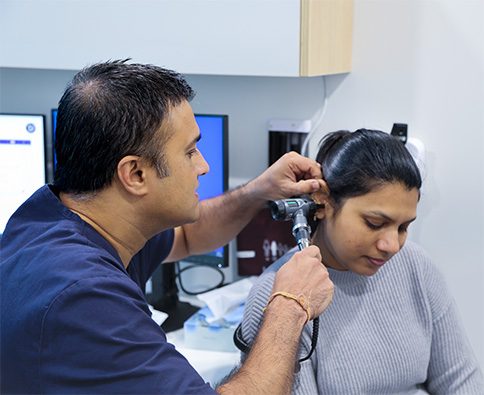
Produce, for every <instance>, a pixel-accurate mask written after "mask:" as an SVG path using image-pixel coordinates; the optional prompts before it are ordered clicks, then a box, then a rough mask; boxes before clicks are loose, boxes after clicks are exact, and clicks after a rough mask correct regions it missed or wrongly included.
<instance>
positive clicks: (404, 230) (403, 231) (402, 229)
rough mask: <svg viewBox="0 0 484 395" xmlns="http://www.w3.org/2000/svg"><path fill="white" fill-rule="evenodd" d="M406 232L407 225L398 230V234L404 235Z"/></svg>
mask: <svg viewBox="0 0 484 395" xmlns="http://www.w3.org/2000/svg"><path fill="white" fill-rule="evenodd" d="M407 230H408V225H405V226H400V227H399V228H398V232H399V233H405V232H407Z"/></svg>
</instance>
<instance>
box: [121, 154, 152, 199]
mask: <svg viewBox="0 0 484 395" xmlns="http://www.w3.org/2000/svg"><path fill="white" fill-rule="evenodd" d="M146 170H147V164H146V162H145V161H143V160H142V159H141V158H140V157H139V156H136V155H128V156H125V157H123V158H122V159H121V160H120V161H119V162H118V167H117V169H116V175H117V178H118V180H119V182H120V184H121V185H122V186H123V187H124V189H126V190H127V191H128V192H129V193H131V194H133V195H138V196H141V195H144V194H146V193H147V187H148V185H147V183H146V176H147V172H146Z"/></svg>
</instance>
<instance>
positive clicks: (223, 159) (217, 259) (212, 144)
mask: <svg viewBox="0 0 484 395" xmlns="http://www.w3.org/2000/svg"><path fill="white" fill-rule="evenodd" d="M195 120H196V121H197V124H198V127H199V128H200V133H201V135H202V139H201V140H200V141H199V142H198V144H197V145H198V148H199V150H200V152H201V153H202V154H203V156H204V157H205V160H206V161H207V162H208V164H209V166H210V171H209V172H208V174H205V175H204V176H202V177H200V179H199V181H200V185H199V188H198V191H197V192H198V195H199V196H200V200H203V199H208V198H211V197H214V196H218V195H221V194H222V193H224V192H225V191H226V190H227V187H228V116H227V115H209V114H195ZM56 124H57V109H53V110H52V147H55V144H54V142H55V128H56ZM52 157H53V158H54V159H53V162H54V163H53V165H54V169H55V165H56V156H55V152H54V153H53V155H52ZM185 260H186V261H190V262H195V263H202V264H208V265H213V266H218V267H226V266H228V246H225V247H222V248H219V249H217V250H215V251H212V252H210V253H208V254H203V255H196V256H191V257H189V258H186V259H185Z"/></svg>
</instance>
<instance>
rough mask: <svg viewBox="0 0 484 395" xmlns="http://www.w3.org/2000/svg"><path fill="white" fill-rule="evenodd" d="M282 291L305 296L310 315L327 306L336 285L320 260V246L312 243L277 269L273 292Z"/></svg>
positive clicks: (315, 315) (318, 313)
mask: <svg viewBox="0 0 484 395" xmlns="http://www.w3.org/2000/svg"><path fill="white" fill-rule="evenodd" d="M281 291H282V292H288V293H291V294H293V295H296V296H303V297H304V300H305V301H307V303H308V306H309V309H310V310H309V311H310V314H311V316H310V319H313V318H315V317H317V316H319V315H320V314H321V313H322V312H323V311H324V310H326V308H327V307H328V306H329V304H330V303H331V300H332V299H333V292H334V285H333V283H332V281H331V280H330V278H329V274H328V270H327V269H326V267H325V266H324V265H323V264H322V263H321V253H320V251H319V248H318V247H316V246H309V247H308V248H305V249H304V250H302V251H299V252H297V253H296V254H294V256H293V257H292V258H291V259H290V260H289V261H288V262H287V263H286V264H285V265H283V266H282V267H281V268H280V269H279V270H278V272H277V275H276V279H275V282H274V287H273V289H272V292H273V293H275V292H281Z"/></svg>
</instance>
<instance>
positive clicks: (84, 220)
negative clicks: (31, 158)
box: [0, 61, 333, 394]
mask: <svg viewBox="0 0 484 395" xmlns="http://www.w3.org/2000/svg"><path fill="white" fill-rule="evenodd" d="M192 97H193V91H192V90H191V88H190V87H189V86H188V84H187V83H186V82H185V81H184V80H183V79H182V78H181V77H180V76H179V75H178V74H176V73H174V72H172V71H169V70H164V69H161V68H158V67H155V66H149V65H140V64H127V63H126V62H123V61H114V62H108V63H101V64H97V65H94V66H91V67H88V68H86V69H84V70H82V71H81V72H80V73H78V74H77V75H76V76H75V77H74V79H73V81H72V82H71V84H70V85H69V86H68V87H67V89H66V92H65V93H64V95H63V97H62V98H61V100H60V103H59V111H58V120H57V137H56V155H57V168H56V173H55V180H54V185H52V186H44V187H43V188H41V189H39V190H38V191H37V192H36V193H35V194H34V195H33V196H32V197H31V198H29V199H28V200H27V201H26V202H25V203H24V204H23V205H22V206H21V207H20V208H19V209H18V210H17V211H16V213H14V215H13V216H12V218H11V219H10V221H9V223H8V225H7V227H6V230H5V232H4V235H3V238H2V246H1V250H2V256H1V264H0V275H1V278H2V291H1V312H0V313H1V352H2V355H1V378H2V384H1V385H2V387H1V392H2V393H14V392H21V393H38V392H42V393H50V392H56V393H144V394H151V393H166V394H181V393H193V394H204V393H213V392H214V391H213V389H211V388H210V387H209V386H208V384H206V383H204V382H203V380H202V379H201V378H200V376H199V375H198V374H197V373H196V372H195V371H194V369H193V368H192V367H191V366H190V365H189V364H188V362H187V361H186V360H185V359H184V358H183V357H182V356H181V355H180V354H179V353H178V352H177V351H176V350H175V349H174V347H173V346H172V345H170V344H169V343H167V342H166V336H165V334H164V333H163V331H162V330H161V329H160V328H159V326H157V325H156V324H155V323H154V321H153V320H151V318H150V313H149V310H148V307H147V304H146V301H145V299H144V295H143V293H142V291H141V287H142V286H143V285H144V283H145V282H146V280H147V279H148V278H149V277H150V275H151V273H152V272H153V271H154V270H155V268H156V266H157V265H158V264H159V262H161V261H174V260H178V259H181V258H183V257H185V256H187V255H191V254H196V253H202V252H205V251H210V250H213V249H214V248H215V247H218V246H220V245H223V244H225V243H227V242H228V241H229V240H231V239H232V238H233V237H234V236H235V235H236V234H237V232H239V231H240V229H241V228H242V227H243V226H244V225H245V224H247V222H248V221H249V220H250V219H251V218H252V216H253V215H254V214H255V213H256V212H257V211H258V210H259V209H260V208H262V207H263V205H264V204H265V202H266V201H267V200H269V199H277V198H283V197H289V196H292V195H299V194H303V193H311V192H314V191H315V190H317V189H318V187H319V186H318V183H317V181H316V180H315V179H316V178H320V177H321V171H320V168H319V166H318V165H317V164H316V163H315V162H314V161H312V160H309V159H307V158H303V157H301V156H299V155H297V154H294V153H292V154H288V155H286V156H284V157H283V158H282V159H281V160H280V161H278V162H277V163H276V164H274V165H273V166H272V167H271V168H269V169H268V170H267V171H266V172H264V173H263V174H262V175H261V176H259V177H258V178H256V179H254V180H253V181H251V182H249V183H248V184H247V185H245V186H243V187H241V188H239V189H236V190H235V191H232V192H229V193H227V194H225V195H223V196H221V197H218V198H215V199H211V200H209V201H204V202H202V203H200V202H199V201H198V196H197V194H196V189H197V186H198V177H199V176H201V175H203V174H205V173H206V172H208V170H209V167H208V164H207V163H206V162H205V160H204V158H203V156H202V154H201V153H200V152H199V151H198V149H197V145H196V144H197V141H198V140H199V139H200V132H199V129H198V127H197V124H196V122H195V119H194V115H193V112H192V109H191V107H190V105H189V101H190V100H191V98H192ZM173 229H174V230H173ZM273 291H274V292H280V291H283V292H288V293H290V294H293V295H296V296H298V298H297V300H293V299H290V298H287V297H284V296H282V295H280V296H279V297H275V298H274V300H273V301H272V302H271V303H270V305H269V306H268V307H267V309H266V313H265V315H266V320H265V322H264V323H263V326H262V330H261V334H260V336H259V337H258V339H257V341H256V343H255V345H254V347H253V351H252V353H251V354H250V355H249V357H248V359H247V361H246V362H245V364H244V365H243V366H242V367H241V368H240V370H239V371H238V373H237V374H236V375H235V376H234V377H232V378H231V379H230V380H229V381H228V382H227V383H225V384H224V385H223V386H221V387H219V388H218V391H219V392H220V393H237V394H239V393H258V392H271V393H283V392H288V391H290V388H291V383H292V373H293V371H294V366H295V357H296V351H297V347H298V341H299V336H300V334H301V331H302V328H303V326H304V324H305V323H306V322H307V320H308V319H312V318H314V317H316V316H317V315H319V314H320V313H321V312H322V311H323V310H324V309H325V308H326V307H327V305H328V304H329V303H330V301H331V297H332V291H333V289H332V283H331V282H330V280H329V278H328V274H327V271H326V269H325V268H324V266H323V265H321V256H320V254H319V250H318V249H317V248H316V247H311V248H308V249H307V250H305V251H303V252H302V253H300V254H297V255H296V256H295V258H294V259H293V260H292V261H291V262H290V263H289V264H287V265H286V266H285V270H284V271H281V272H280V273H279V274H278V278H277V280H276V283H275V285H274V289H273ZM299 296H302V299H301V298H299Z"/></svg>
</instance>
